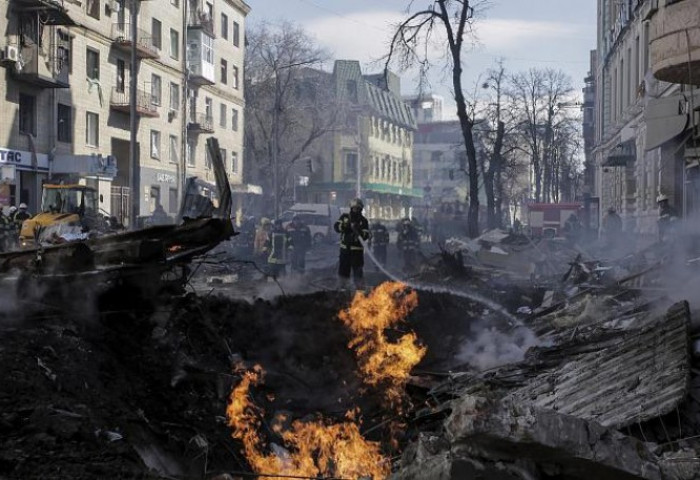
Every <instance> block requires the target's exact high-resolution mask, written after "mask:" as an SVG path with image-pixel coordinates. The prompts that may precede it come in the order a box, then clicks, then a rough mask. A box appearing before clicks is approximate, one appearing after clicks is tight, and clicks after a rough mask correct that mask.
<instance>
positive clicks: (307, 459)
mask: <svg viewBox="0 0 700 480" xmlns="http://www.w3.org/2000/svg"><path fill="white" fill-rule="evenodd" d="M263 375H264V372H263V370H262V368H261V367H260V366H256V367H255V368H254V369H253V370H252V371H248V372H245V373H244V374H243V378H242V380H241V383H240V384H239V385H238V386H236V388H234V389H233V391H232V392H231V396H230V403H229V405H228V408H227V409H226V415H227V417H228V424H229V426H231V427H232V428H233V434H232V435H233V437H234V438H237V439H239V440H241V441H242V442H243V448H244V453H245V456H246V458H247V459H248V462H249V463H250V465H251V467H252V468H253V470H255V471H256V472H257V473H260V474H266V475H293V476H304V477H318V476H323V477H342V478H360V477H368V476H371V477H372V478H374V479H375V480H381V479H384V478H386V477H387V476H388V475H389V473H390V465H389V462H388V461H387V460H386V459H385V458H384V457H383V456H382V454H381V452H380V446H379V443H378V442H370V441H367V440H365V439H364V438H363V437H362V434H361V433H360V427H359V425H358V424H357V423H354V422H353V421H352V420H353V419H354V416H355V415H356V412H348V413H347V414H346V417H347V418H348V421H346V422H343V423H337V424H330V423H328V422H327V421H325V420H324V419H322V418H319V419H317V420H313V421H308V422H302V421H300V420H295V421H293V422H292V424H291V426H290V427H289V428H287V429H285V428H284V426H283V424H284V422H286V421H287V418H286V417H285V416H283V415H279V416H278V417H277V418H276V419H275V423H274V425H273V427H272V429H273V431H274V432H275V433H277V434H278V435H279V436H280V437H281V438H282V440H283V441H284V446H285V448H284V450H282V449H278V450H277V452H276V453H269V454H268V453H265V452H264V451H263V449H264V441H263V439H262V438H261V437H260V435H259V434H258V429H259V427H260V423H261V420H260V418H261V416H262V413H263V411H262V409H261V408H260V407H258V406H256V405H255V404H254V403H253V402H251V400H250V395H249V391H250V387H251V386H252V385H258V384H259V383H260V382H261V381H262V378H263Z"/></svg>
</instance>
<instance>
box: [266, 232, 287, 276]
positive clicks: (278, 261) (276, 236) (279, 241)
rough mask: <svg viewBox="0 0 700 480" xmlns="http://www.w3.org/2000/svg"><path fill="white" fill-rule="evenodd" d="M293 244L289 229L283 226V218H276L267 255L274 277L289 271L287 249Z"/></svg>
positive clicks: (270, 271) (271, 273) (269, 267)
mask: <svg viewBox="0 0 700 480" xmlns="http://www.w3.org/2000/svg"><path fill="white" fill-rule="evenodd" d="M290 246H292V245H291V242H290V240H289V235H288V234H287V231H286V230H285V229H284V227H282V220H275V226H274V227H273V229H272V231H271V232H270V235H269V237H268V251H269V252H270V255H269V256H268V257H267V265H268V271H269V274H270V276H271V277H272V278H277V277H280V276H282V275H284V274H285V273H286V271H287V250H288V249H289V247H290Z"/></svg>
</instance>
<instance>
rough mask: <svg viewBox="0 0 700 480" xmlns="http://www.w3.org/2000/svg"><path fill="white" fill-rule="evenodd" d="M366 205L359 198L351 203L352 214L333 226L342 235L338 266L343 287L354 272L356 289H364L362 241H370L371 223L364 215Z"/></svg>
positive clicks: (341, 217) (344, 215)
mask: <svg viewBox="0 0 700 480" xmlns="http://www.w3.org/2000/svg"><path fill="white" fill-rule="evenodd" d="M363 208H364V204H363V203H362V200H360V199H359V198H356V199H354V200H353V201H352V202H350V213H349V214H348V213H343V214H342V215H341V216H340V218H338V221H337V222H335V224H334V225H333V229H334V230H335V231H336V232H338V233H339V234H340V259H339V260H340V262H339V264H338V278H339V280H340V283H341V287H344V286H345V285H346V284H347V283H348V281H349V280H350V272H351V271H352V274H353V280H354V281H355V287H356V288H358V289H363V288H364V279H363V276H364V275H363V271H362V269H363V267H364V264H365V250H364V247H363V245H362V241H367V240H369V239H370V232H369V223H368V222H367V219H366V218H365V217H364V215H362V209H363Z"/></svg>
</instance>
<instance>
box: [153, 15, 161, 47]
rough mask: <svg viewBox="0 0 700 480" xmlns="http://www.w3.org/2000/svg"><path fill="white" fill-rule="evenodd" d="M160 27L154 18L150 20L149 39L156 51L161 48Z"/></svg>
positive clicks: (158, 21)
mask: <svg viewBox="0 0 700 480" xmlns="http://www.w3.org/2000/svg"><path fill="white" fill-rule="evenodd" d="M161 30H162V25H161V23H160V20H157V19H155V18H153V19H151V39H152V41H153V46H154V47H156V48H157V49H158V50H160V49H161V48H163V37H162V34H161Z"/></svg>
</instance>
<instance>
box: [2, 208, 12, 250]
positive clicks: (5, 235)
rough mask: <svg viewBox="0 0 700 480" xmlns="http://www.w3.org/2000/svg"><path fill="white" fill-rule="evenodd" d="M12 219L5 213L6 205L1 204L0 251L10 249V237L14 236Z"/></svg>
mask: <svg viewBox="0 0 700 480" xmlns="http://www.w3.org/2000/svg"><path fill="white" fill-rule="evenodd" d="M12 231H13V228H12V221H11V220H10V217H8V216H7V215H5V207H4V206H3V205H0V251H2V252H7V251H9V250H10V243H11V241H10V238H11V237H12Z"/></svg>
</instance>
